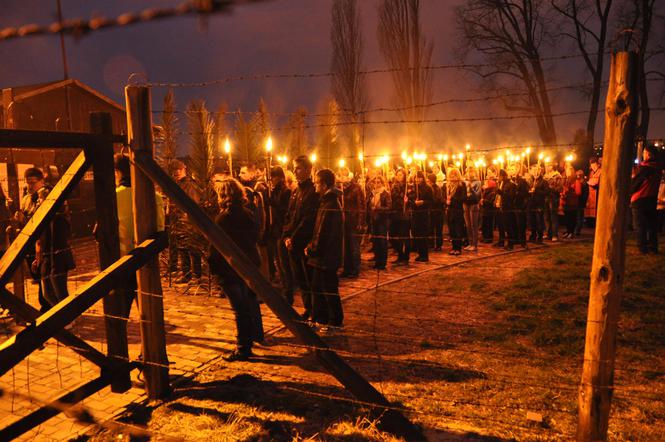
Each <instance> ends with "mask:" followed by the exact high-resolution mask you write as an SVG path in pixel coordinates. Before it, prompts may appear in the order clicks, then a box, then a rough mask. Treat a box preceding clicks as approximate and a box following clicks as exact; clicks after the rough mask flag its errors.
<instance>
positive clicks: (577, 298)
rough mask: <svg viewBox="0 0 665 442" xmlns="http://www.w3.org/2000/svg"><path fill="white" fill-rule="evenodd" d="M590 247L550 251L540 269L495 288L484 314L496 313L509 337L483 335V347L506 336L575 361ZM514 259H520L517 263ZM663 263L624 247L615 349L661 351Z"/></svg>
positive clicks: (664, 308)
mask: <svg viewBox="0 0 665 442" xmlns="http://www.w3.org/2000/svg"><path fill="white" fill-rule="evenodd" d="M592 254H593V250H592V244H591V243H586V242H582V243H575V244H569V245H567V246H566V247H553V248H550V249H549V250H547V251H545V252H544V253H543V254H542V255H540V256H539V257H538V263H539V265H537V266H533V267H530V268H525V269H522V270H520V271H519V272H518V273H517V274H516V275H515V278H514V279H513V280H512V281H511V282H510V284H506V285H503V286H500V287H498V288H497V289H495V291H494V292H493V293H492V296H491V297H490V299H489V300H488V304H487V306H488V308H489V309H491V310H493V311H496V312H501V314H502V315H503V318H504V320H505V321H506V325H507V326H509V327H510V328H511V330H512V331H511V332H506V333H505V334H503V336H497V335H496V334H495V333H493V331H492V333H488V334H485V335H484V336H483V338H484V339H485V340H487V341H496V340H500V339H501V338H502V337H507V336H508V335H509V334H512V335H519V336H522V337H526V338H528V339H529V340H530V341H531V343H532V344H533V345H534V346H536V347H540V348H544V349H546V350H547V351H549V352H554V353H556V354H558V355H561V356H579V355H580V354H581V353H582V351H583V348H584V335H585V328H586V316H587V308H588V299H589V272H590V268H591V259H592ZM517 259H519V258H517ZM664 264H665V259H663V257H661V256H657V257H654V256H653V255H646V256H645V255H641V254H639V253H637V251H636V250H635V247H634V245H633V244H629V246H628V250H627V256H626V272H625V277H624V281H625V283H624V297H623V300H622V303H621V313H620V317H621V327H620V331H619V336H618V339H619V341H618V344H619V346H620V347H621V346H626V347H630V348H631V349H632V350H636V351H639V352H644V351H651V350H655V349H659V348H662V345H663V339H664V337H665V322H664V321H662V317H663V316H664V315H665V298H663V294H664V293H665V277H664V276H663V274H662V271H663V270H662V269H663V268H664Z"/></svg>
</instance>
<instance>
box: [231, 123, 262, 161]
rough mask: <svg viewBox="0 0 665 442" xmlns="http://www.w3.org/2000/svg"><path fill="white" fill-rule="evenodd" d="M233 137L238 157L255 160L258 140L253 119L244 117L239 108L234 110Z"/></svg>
mask: <svg viewBox="0 0 665 442" xmlns="http://www.w3.org/2000/svg"><path fill="white" fill-rule="evenodd" d="M235 139H236V144H237V151H238V154H239V156H240V158H241V159H242V160H244V161H246V162H251V161H255V160H256V154H257V151H258V149H259V142H258V140H257V137H256V127H255V124H254V120H253V119H251V118H250V119H245V116H244V114H243V113H242V112H241V111H240V110H238V111H237V112H236V125H235Z"/></svg>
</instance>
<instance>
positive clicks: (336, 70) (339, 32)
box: [330, 0, 369, 154]
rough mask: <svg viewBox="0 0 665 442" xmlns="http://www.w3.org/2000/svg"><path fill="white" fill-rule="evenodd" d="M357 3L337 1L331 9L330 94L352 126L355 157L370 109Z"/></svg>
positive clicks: (345, 0) (351, 135)
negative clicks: (366, 115)
mask: <svg viewBox="0 0 665 442" xmlns="http://www.w3.org/2000/svg"><path fill="white" fill-rule="evenodd" d="M357 3H358V2H357V0H334V1H333V5H332V27H331V29H330V41H331V43H332V61H331V71H332V73H333V75H332V77H331V90H332V94H333V96H334V97H335V100H337V103H339V106H340V107H341V109H342V111H343V113H344V114H345V120H346V121H348V122H350V123H351V124H350V129H351V133H350V138H351V148H352V150H353V153H354V154H355V152H357V151H358V148H359V146H360V123H361V119H362V114H363V113H364V111H365V110H366V109H367V107H368V105H369V98H368V93H367V81H366V78H365V75H364V74H361V73H360V71H361V69H362V56H363V40H362V32H361V28H360V12H359V10H358V5H357Z"/></svg>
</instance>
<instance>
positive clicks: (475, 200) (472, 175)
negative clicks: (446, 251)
mask: <svg viewBox="0 0 665 442" xmlns="http://www.w3.org/2000/svg"><path fill="white" fill-rule="evenodd" d="M481 192H482V183H481V182H480V180H479V179H478V170H476V168H475V167H472V166H470V167H469V168H467V170H466V200H465V201H464V223H465V224H466V232H467V237H468V238H469V245H468V246H466V248H465V249H464V250H469V251H472V252H477V251H478V228H479V226H478V222H479V218H480V209H479V203H480V196H481Z"/></svg>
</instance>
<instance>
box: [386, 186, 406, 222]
mask: <svg viewBox="0 0 665 442" xmlns="http://www.w3.org/2000/svg"><path fill="white" fill-rule="evenodd" d="M404 186H405V184H404V183H400V182H399V181H395V182H394V183H393V185H392V187H391V188H390V199H391V203H392V216H393V219H396V220H406V219H408V217H409V215H408V213H407V212H406V210H404V208H405V205H404V196H405V194H404V192H405V190H404Z"/></svg>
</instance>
